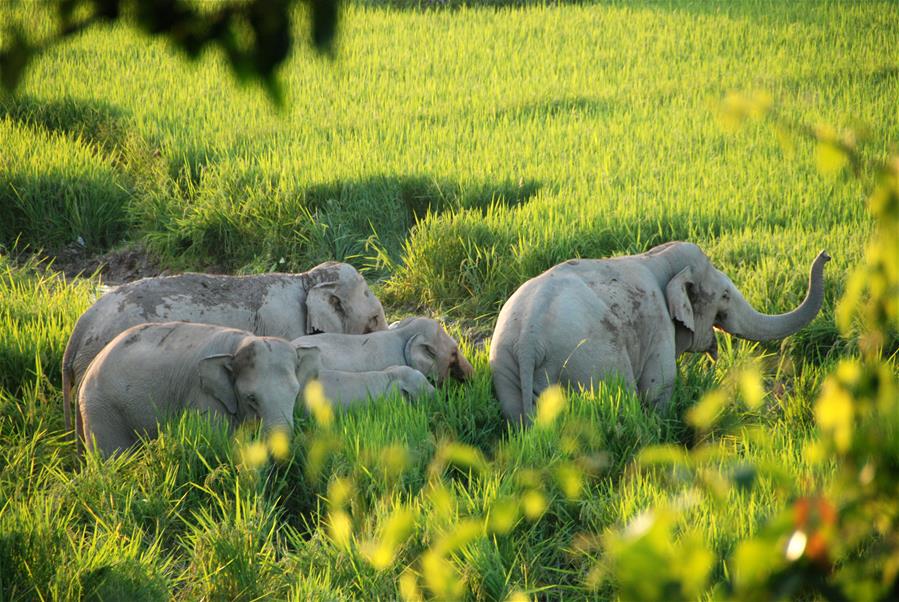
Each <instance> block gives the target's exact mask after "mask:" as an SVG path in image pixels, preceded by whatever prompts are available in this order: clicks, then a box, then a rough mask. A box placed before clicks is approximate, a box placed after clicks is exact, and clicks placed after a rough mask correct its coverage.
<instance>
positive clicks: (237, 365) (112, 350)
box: [78, 322, 320, 456]
mask: <svg viewBox="0 0 899 602" xmlns="http://www.w3.org/2000/svg"><path fill="white" fill-rule="evenodd" d="M319 366H320V363H319V357H318V350H317V349H315V348H314V347H307V348H302V349H296V348H295V347H293V345H291V344H290V343H288V342H287V341H286V340H284V339H280V338H276V337H259V336H256V335H253V334H252V333H249V332H246V331H243V330H238V329H235V328H224V327H221V326H212V325H209V324H191V323H187V322H164V323H161V324H140V325H138V326H133V327H131V328H129V329H128V330H126V331H125V332H122V333H121V334H119V335H118V336H117V337H116V338H115V339H113V340H112V341H111V342H110V343H109V345H107V346H106V347H105V348H104V349H103V350H102V351H101V352H100V353H99V354H98V355H97V357H96V358H94V361H93V362H91V365H90V367H89V368H88V369H87V372H86V373H85V375H84V380H83V382H82V384H81V386H80V387H79V391H78V411H79V414H80V415H81V421H80V422H81V425H82V428H83V431H82V432H81V433H79V434H80V435H81V436H82V437H83V438H84V440H85V441H86V442H88V444H90V445H95V446H96V447H97V448H99V450H100V452H101V453H102V454H103V455H104V456H109V455H110V454H113V453H116V452H119V451H123V450H125V449H127V448H129V447H131V446H132V445H134V444H135V443H137V440H138V439H137V437H138V435H139V434H141V435H146V436H149V437H155V436H156V434H157V428H158V423H159V422H160V421H162V420H164V419H166V418H168V417H171V416H176V415H177V414H179V413H181V412H183V411H185V410H197V411H200V412H205V413H211V414H215V415H218V416H222V417H225V418H227V420H228V421H229V423H230V424H231V426H232V427H233V426H236V425H237V424H239V423H241V422H243V421H245V420H255V419H261V420H262V422H263V424H264V425H265V426H266V428H271V427H286V428H287V429H288V430H292V427H293V410H294V405H295V403H296V400H297V395H299V393H300V392H301V391H302V390H303V388H304V387H305V385H306V382H307V381H308V380H309V379H311V378H315V377H316V376H317V375H318V370H319Z"/></svg>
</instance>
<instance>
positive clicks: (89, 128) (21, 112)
mask: <svg viewBox="0 0 899 602" xmlns="http://www.w3.org/2000/svg"><path fill="white" fill-rule="evenodd" d="M4 117H9V118H10V119H12V120H13V121H15V122H16V123H18V124H21V125H25V126H29V127H33V128H40V129H44V130H46V131H47V132H50V133H55V134H63V135H67V136H70V137H72V138H76V139H78V138H80V139H81V140H83V141H84V142H87V143H89V144H92V145H94V146H95V147H96V148H97V149H98V150H100V151H102V152H104V153H107V154H109V153H114V152H115V151H117V150H118V149H120V148H122V147H123V146H124V145H125V143H126V141H127V140H128V136H129V130H130V128H129V116H128V115H126V114H125V113H124V112H123V111H122V110H121V109H119V108H118V107H115V106H113V105H110V104H107V103H104V102H100V101H93V100H91V101H88V100H80V99H75V98H63V99H59V100H44V99H40V98H35V97H33V96H23V95H20V96H14V97H10V98H5V99H3V100H0V119H2V118H4Z"/></svg>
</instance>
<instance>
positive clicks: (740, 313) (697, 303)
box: [650, 243, 830, 358]
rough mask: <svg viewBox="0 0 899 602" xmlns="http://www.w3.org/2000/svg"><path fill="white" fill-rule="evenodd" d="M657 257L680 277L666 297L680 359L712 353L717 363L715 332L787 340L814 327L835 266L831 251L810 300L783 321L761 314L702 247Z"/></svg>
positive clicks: (822, 258)
mask: <svg viewBox="0 0 899 602" xmlns="http://www.w3.org/2000/svg"><path fill="white" fill-rule="evenodd" d="M653 251H656V253H653ZM653 251H650V254H657V255H658V257H659V258H665V257H666V256H667V259H668V264H669V265H670V266H671V267H672V270H673V271H674V276H673V277H671V279H670V280H668V283H667V286H666V287H665V296H666V298H667V300H668V312H669V314H670V316H671V319H672V320H673V321H674V325H675V333H676V337H677V353H678V354H680V353H682V352H684V351H696V352H706V353H708V354H709V355H710V356H712V357H713V358H717V354H718V346H717V343H716V340H715V332H714V329H715V328H718V329H720V330H723V331H725V332H727V333H729V334H732V335H734V336H738V337H740V338H744V339H749V340H752V341H769V340H773V339H781V338H784V337H786V336H788V335H791V334H793V333H794V332H796V331H798V330H799V329H801V328H802V327H804V326H805V325H806V324H808V323H809V322H811V321H812V319H814V317H815V316H816V315H817V314H818V312H819V311H820V309H821V305H822V303H823V301H824V264H826V263H827V262H828V261H830V256H829V255H828V254H827V253H826V252H825V251H821V253H819V254H818V256H817V257H816V258H815V261H814V262H813V263H812V268H811V273H810V275H809V284H808V290H807V292H806V295H805V300H804V301H803V302H802V303H801V304H800V305H799V307H797V308H796V309H794V310H793V311H791V312H788V313H785V314H780V315H766V314H762V313H759V312H758V311H756V310H755V309H754V308H753V307H752V306H751V305H750V304H749V302H748V301H746V299H745V298H744V297H743V294H742V293H741V292H740V289H738V288H737V287H736V285H734V283H733V282H731V280H730V278H728V277H727V276H726V275H725V274H724V273H723V272H721V271H720V270H718V269H716V268H715V267H714V266H713V265H712V263H711V262H710V261H709V260H708V258H707V257H706V256H705V254H703V253H702V251H701V250H699V248H698V247H696V245H690V244H688V243H669V244H668V245H663V246H662V247H657V248H656V249H654V250H653Z"/></svg>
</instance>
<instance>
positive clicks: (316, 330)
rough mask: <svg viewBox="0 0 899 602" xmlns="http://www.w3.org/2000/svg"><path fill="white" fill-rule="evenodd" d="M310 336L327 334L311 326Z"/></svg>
mask: <svg viewBox="0 0 899 602" xmlns="http://www.w3.org/2000/svg"><path fill="white" fill-rule="evenodd" d="M309 334H325V331H324V330H319V329H318V328H315V327H313V326H310V327H309Z"/></svg>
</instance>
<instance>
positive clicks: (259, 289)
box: [62, 262, 387, 431]
mask: <svg viewBox="0 0 899 602" xmlns="http://www.w3.org/2000/svg"><path fill="white" fill-rule="evenodd" d="M175 320H183V321H185V322H199V323H204V324H216V325H219V326H228V327H231V328H238V329H241V330H247V331H250V332H252V333H254V334H257V335H261V336H279V337H283V338H286V339H293V338H296V337H299V336H303V335H306V334H314V333H319V332H338V333H349V334H364V333H368V332H374V331H377V330H384V329H386V328H387V321H386V319H385V317H384V309H383V308H382V307H381V303H380V301H378V299H377V298H376V297H375V296H374V295H373V294H372V292H371V291H370V290H369V288H368V285H367V284H366V283H365V280H364V279H363V278H362V276H360V275H359V273H358V272H357V271H356V269H355V268H353V266H351V265H348V264H345V263H336V262H326V263H322V264H320V265H317V266H316V267H314V268H312V269H311V270H309V271H308V272H304V273H301V274H277V273H276V274H260V275H254V276H221V275H210V274H193V273H187V274H180V275H177V276H165V277H157V278H144V279H143V280H137V281H135V282H131V283H128V284H124V285H122V286H119V287H117V288H116V289H114V290H112V291H111V292H109V293H107V294H105V295H103V296H102V297H100V298H99V299H98V300H97V301H96V302H95V303H94V304H93V305H92V306H91V307H90V308H89V309H88V310H87V311H86V312H84V314H82V316H81V317H80V318H79V319H78V322H77V323H76V324H75V328H74V330H73V331H72V336H71V337H70V338H69V342H68V344H67V345H66V349H65V353H64V354H63V360H62V390H63V409H64V414H65V424H66V430H67V431H68V430H71V418H70V412H71V403H72V390H73V388H74V387H75V386H76V385H77V383H78V382H79V381H80V380H81V377H82V375H83V374H84V371H85V370H87V367H88V365H89V364H90V362H91V360H92V359H93V358H94V357H95V356H96V355H97V354H98V353H100V350H101V349H103V348H104V347H105V346H106V344H107V343H109V342H110V341H112V339H113V338H114V337H115V336H116V335H118V334H119V333H120V332H122V331H124V330H126V329H127V328H129V327H131V326H135V325H137V324H143V323H146V322H168V321H175ZM76 419H77V415H76ZM76 431H77V425H76Z"/></svg>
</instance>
